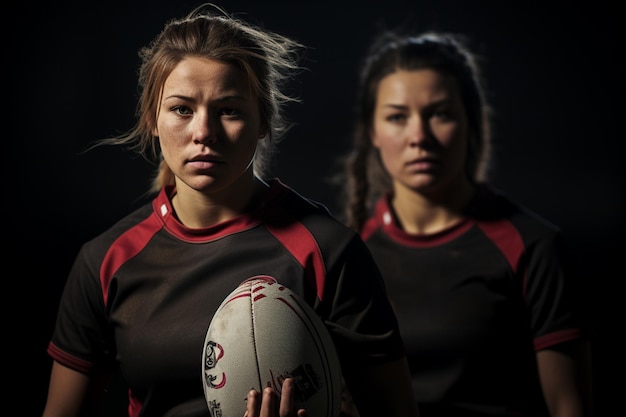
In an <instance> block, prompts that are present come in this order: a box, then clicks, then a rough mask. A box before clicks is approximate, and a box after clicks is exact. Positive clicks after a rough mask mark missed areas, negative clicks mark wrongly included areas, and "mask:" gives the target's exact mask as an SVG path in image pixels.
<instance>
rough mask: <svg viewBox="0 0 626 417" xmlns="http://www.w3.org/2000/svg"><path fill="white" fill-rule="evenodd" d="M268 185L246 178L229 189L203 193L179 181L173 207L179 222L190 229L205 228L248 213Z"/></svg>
mask: <svg viewBox="0 0 626 417" xmlns="http://www.w3.org/2000/svg"><path fill="white" fill-rule="evenodd" d="M265 189H267V184H265V183H264V182H263V181H261V180H259V179H257V178H256V177H251V178H242V179H240V180H237V181H236V183H234V184H232V185H230V186H229V187H228V188H227V189H225V190H220V191H218V192H213V193H209V192H203V191H201V190H195V189H193V188H191V187H189V186H188V185H186V184H185V183H183V182H182V181H179V180H177V181H176V194H175V195H174V196H173V197H172V207H173V208H174V212H175V214H176V217H177V218H178V220H179V221H180V222H181V223H182V224H184V225H185V226H187V227H190V228H205V227H210V226H213V225H215V224H218V223H221V222H224V221H226V220H230V219H232V218H234V217H238V216H240V215H242V214H243V213H245V212H247V211H248V210H249V208H250V206H251V204H252V203H253V201H256V199H257V198H258V196H259V195H260V194H262V193H263V191H264V190H265Z"/></svg>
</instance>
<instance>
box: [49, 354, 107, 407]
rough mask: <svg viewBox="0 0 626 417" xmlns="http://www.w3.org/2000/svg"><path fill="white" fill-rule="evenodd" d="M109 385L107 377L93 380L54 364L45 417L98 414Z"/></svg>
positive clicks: (56, 363) (54, 362)
mask: <svg viewBox="0 0 626 417" xmlns="http://www.w3.org/2000/svg"><path fill="white" fill-rule="evenodd" d="M107 382H108V379H107V378H104V377H99V378H92V377H89V376H87V375H85V374H82V373H80V372H78V371H75V370H73V369H70V368H68V367H66V366H63V365H61V364H60V363H58V362H56V361H53V363H52V372H51V374H50V384H49V386H48V398H47V400H46V406H45V408H44V411H43V416H42V417H79V416H97V415H99V411H98V410H100V408H101V407H100V405H101V404H102V400H103V398H104V395H105V392H106V390H105V389H106V386H107Z"/></svg>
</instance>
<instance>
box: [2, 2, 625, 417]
mask: <svg viewBox="0 0 626 417" xmlns="http://www.w3.org/2000/svg"><path fill="white" fill-rule="evenodd" d="M198 4H199V2H195V1H178V2H175V1H170V2H163V1H141V2H128V3H123V2H99V3H98V2H94V3H91V2H89V3H87V2H82V3H78V2H77V3H75V4H72V3H67V2H66V3H63V4H59V3H47V4H42V5H38V4H30V3H29V4H26V3H23V4H13V6H11V7H13V10H12V11H11V12H10V13H7V12H5V13H4V16H5V22H4V28H3V32H4V33H5V36H4V39H5V42H4V44H5V48H4V49H3V67H4V69H5V72H4V74H5V75H4V76H3V83H2V84H3V92H4V93H5V95H4V96H3V99H2V102H3V104H4V108H5V111H4V112H3V113H4V118H3V120H4V123H3V127H5V129H3V133H4V134H5V135H4V138H3V141H4V153H3V161H4V164H3V169H4V178H5V189H4V191H5V192H4V212H5V215H4V218H5V222H6V223H7V225H6V229H7V232H5V236H8V239H7V240H6V242H5V248H6V249H5V251H4V253H5V255H4V256H5V261H6V262H7V267H6V270H7V272H6V273H5V276H4V279H5V282H6V284H5V285H6V288H7V291H6V292H5V297H4V300H5V305H7V306H9V308H5V333H10V334H7V336H5V339H4V341H5V345H6V346H5V348H7V349H8V350H5V352H7V353H5V355H7V356H6V358H7V361H8V362H13V361H15V362H16V363H15V364H11V365H13V366H12V367H13V368H17V369H16V372H15V376H14V378H12V381H14V382H12V383H11V388H10V391H9V392H15V393H16V394H21V395H25V396H27V398H29V399H28V400H26V401H20V402H19V405H20V408H21V409H22V412H21V413H19V414H22V415H38V414H40V413H41V410H42V409H43V404H44V400H45V396H46V390H47V382H48V377H49V371H50V360H49V358H48V357H47V355H46V353H45V349H46V346H47V343H48V340H49V337H50V335H51V332H52V328H53V325H54V315H55V313H56V308H57V303H58V300H59V297H60V292H61V290H62V286H63V283H64V281H65V277H66V275H67V273H68V271H69V268H70V266H71V263H72V261H73V258H74V256H75V255H76V253H77V251H78V249H79V247H80V245H81V244H82V243H83V242H84V241H85V240H87V239H90V238H92V237H94V236H95V235H96V234H98V233H100V232H102V231H103V230H104V229H105V228H107V227H108V226H110V225H111V224H112V223H113V222H114V221H115V220H117V219H118V218H120V217H121V216H123V215H124V214H126V213H128V212H129V211H130V210H132V209H133V208H134V207H136V206H137V205H138V204H139V203H140V202H141V201H142V194H143V193H144V192H145V191H146V189H147V187H148V185H149V181H150V176H151V173H152V169H153V167H152V166H151V165H150V164H148V163H147V162H146V161H144V160H142V159H141V158H138V157H136V156H134V155H132V154H129V153H127V152H124V151H123V150H121V149H111V148H99V149H97V150H94V151H90V152H87V153H84V154H83V153H81V151H82V150H83V149H85V147H86V146H87V145H88V144H90V143H91V142H92V141H94V140H97V139H100V138H103V137H107V136H111V135H113V134H116V133H120V132H122V131H124V130H127V129H128V128H130V127H131V126H132V124H133V122H134V120H135V119H134V111H135V103H136V98H137V95H138V90H137V87H136V81H137V77H136V74H137V67H138V65H139V58H138V55H137V51H138V49H139V48H140V47H141V46H144V45H146V44H147V43H148V42H149V41H150V40H151V39H152V38H153V37H154V36H155V35H156V34H157V33H158V31H160V29H161V28H162V26H163V24H164V23H165V22H166V21H167V20H169V19H170V18H173V17H180V16H182V15H184V14H186V13H187V12H188V11H189V10H190V8H191V7H192V6H196V5H198ZM218 4H220V5H222V6H223V7H225V8H226V10H227V11H229V12H236V13H241V17H243V18H246V19H247V18H249V19H251V20H253V21H255V22H256V23H259V24H261V25H262V26H265V27H267V28H269V29H272V30H275V31H278V32H280V33H283V34H286V35H289V36H292V37H294V38H296V39H297V40H299V41H301V42H302V43H304V44H305V45H307V46H308V47H309V49H308V50H307V52H306V60H305V61H304V64H305V65H306V66H307V67H308V71H306V72H304V73H302V74H301V75H300V76H299V78H298V79H297V81H296V82H295V83H293V86H292V87H293V88H294V91H295V92H296V93H297V94H298V95H299V96H300V97H301V98H302V100H303V102H302V103H301V104H297V105H293V106H291V107H289V113H288V116H289V118H290V119H292V120H294V121H296V122H297V124H296V125H295V126H294V128H293V129H292V130H291V131H290V133H289V135H288V137H287V139H286V140H285V141H284V142H283V143H282V146H281V151H280V154H279V162H278V164H277V167H276V174H277V175H278V176H280V177H281V178H282V179H283V181H284V182H286V183H287V184H289V185H291V186H293V187H294V188H296V189H297V190H299V191H300V192H302V193H303V194H306V195H308V196H310V197H313V198H315V199H317V200H319V201H321V202H323V203H325V204H327V205H328V206H329V208H331V209H332V210H333V211H338V210H339V207H340V206H339V204H338V202H337V201H336V197H337V194H336V189H334V188H333V187H331V186H330V185H329V182H328V179H329V178H330V177H331V176H332V174H334V173H335V172H336V171H335V165H334V163H335V159H336V158H337V157H338V156H339V155H341V154H342V153H343V152H345V151H347V149H348V148H349V135H350V128H351V122H352V104H353V99H354V93H355V88H356V75H357V72H358V63H359V59H360V57H361V56H362V54H363V53H364V51H365V48H366V46H367V43H368V41H369V40H370V39H371V37H372V35H373V34H374V33H375V32H376V31H377V30H378V29H379V28H380V27H381V26H391V27H393V26H395V25H396V24H407V23H410V24H412V25H413V26H414V27H415V28H416V30H425V29H440V30H445V31H451V32H456V33H463V34H465V35H468V36H469V38H470V40H471V43H470V46H472V48H473V49H474V50H475V51H477V52H478V53H479V54H480V55H481V56H482V57H483V58H482V61H483V68H484V75H485V76H486V78H487V80H488V84H487V88H488V95H489V99H490V100H491V104H492V105H493V107H494V109H495V115H494V152H493V154H494V164H493V166H492V173H491V176H492V182H493V183H494V184H495V185H496V186H498V187H499V188H501V189H503V190H505V191H506V192H507V193H508V194H510V195H511V196H512V197H514V198H515V199H517V200H518V201H520V202H521V203H523V204H525V205H526V206H528V207H529V208H531V209H533V210H535V211H537V212H539V213H541V214H542V215H543V216H544V217H546V218H547V219H548V220H551V221H552V222H554V223H555V224H557V225H559V226H560V227H561V228H562V229H563V231H564V233H565V235H566V237H567V238H568V241H569V243H570V244H571V246H572V248H573V249H574V250H575V251H576V253H577V261H578V266H577V269H578V272H580V277H581V278H580V284H581V286H582V287H583V289H584V291H583V292H582V294H581V297H582V301H583V302H584V303H585V305H587V306H588V307H589V312H590V317H591V318H592V320H593V323H594V335H593V337H594V340H593V341H594V367H595V381H594V382H595V396H596V406H597V408H596V409H597V412H598V413H597V415H604V411H605V410H610V409H612V407H611V402H612V401H614V399H615V398H616V397H619V395H620V394H621V389H620V388H623V387H624V384H623V381H622V378H621V375H620V374H619V373H617V370H618V369H622V364H623V360H622V357H623V355H621V353H620V352H619V350H621V349H623V343H622V342H619V343H618V341H621V336H620V335H619V332H620V331H623V329H624V326H623V324H622V323H620V322H617V318H618V317H619V318H622V317H623V314H621V315H620V316H618V314H620V312H619V310H620V309H619V305H620V304H619V301H617V300H618V296H619V292H620V290H621V288H622V286H623V281H624V278H626V275H625V274H624V272H623V270H621V269H619V268H620V267H621V257H622V254H623V252H624V249H625V248H626V245H625V241H624V233H625V232H626V222H625V221H624V213H625V208H626V204H625V190H626V187H625V186H624V180H625V179H626V175H625V174H626V172H625V171H626V170H625V168H624V163H623V159H624V151H625V149H626V147H625V146H624V140H625V137H624V134H623V133H622V132H623V130H622V125H621V124H622V123H623V120H624V110H625V106H624V93H625V89H624V78H623V77H624V74H626V72H625V71H624V69H625V68H624V65H623V64H622V63H621V60H622V58H621V55H623V52H624V50H625V48H624V44H623V43H624V36H623V35H624V31H623V29H622V28H621V27H620V25H622V24H623V23H622V18H621V16H622V15H621V14H620V13H618V6H617V5H610V3H609V1H595V2H592V3H584V4H583V3H580V4H568V3H567V2H558V1H554V0H552V1H544V2H541V3H538V2H533V5H531V4H526V3H523V2H507V1H463V0H456V1H454V0H440V1H436V2H435V1H413V2H408V1H399V0H387V1H381V2H374V1H357V2H349V3H348V2H346V3H343V2H340V1H335V2H307V3H303V4H298V3H297V2H284V4H283V3H281V2H271V1H268V2H260V1H251V0H249V1H222V2H218ZM348 4H352V6H349V5H348ZM3 7H5V6H3ZM18 9H20V10H19V11H17V10H18ZM12 20H14V21H12ZM7 72H8V73H7ZM7 126H8V129H6V127H7ZM14 297H15V299H13V298H14ZM613 335H615V336H613ZM15 359H17V360H15ZM618 367H619V368H618ZM24 371H26V372H24ZM614 380H615V383H613V382H611V383H609V381H614ZM31 397H32V399H30V398H31ZM21 398H24V397H21ZM10 400H11V398H10V399H9V401H10ZM16 400H17V399H16Z"/></svg>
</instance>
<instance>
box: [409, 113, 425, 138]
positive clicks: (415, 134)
mask: <svg viewBox="0 0 626 417" xmlns="http://www.w3.org/2000/svg"><path fill="white" fill-rule="evenodd" d="M426 129H427V125H426V124H425V123H424V120H423V119H422V118H421V117H419V116H416V117H413V118H411V121H410V123H409V125H408V132H407V133H408V135H409V143H411V145H420V144H422V143H423V142H424V140H425V139H426Z"/></svg>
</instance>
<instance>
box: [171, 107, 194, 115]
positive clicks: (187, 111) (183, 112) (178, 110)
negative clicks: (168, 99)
mask: <svg viewBox="0 0 626 417" xmlns="http://www.w3.org/2000/svg"><path fill="white" fill-rule="evenodd" d="M172 111H173V112H174V113H177V114H180V115H181V116H185V115H188V114H191V110H190V109H189V108H187V107H185V106H176V107H174V108H172Z"/></svg>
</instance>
